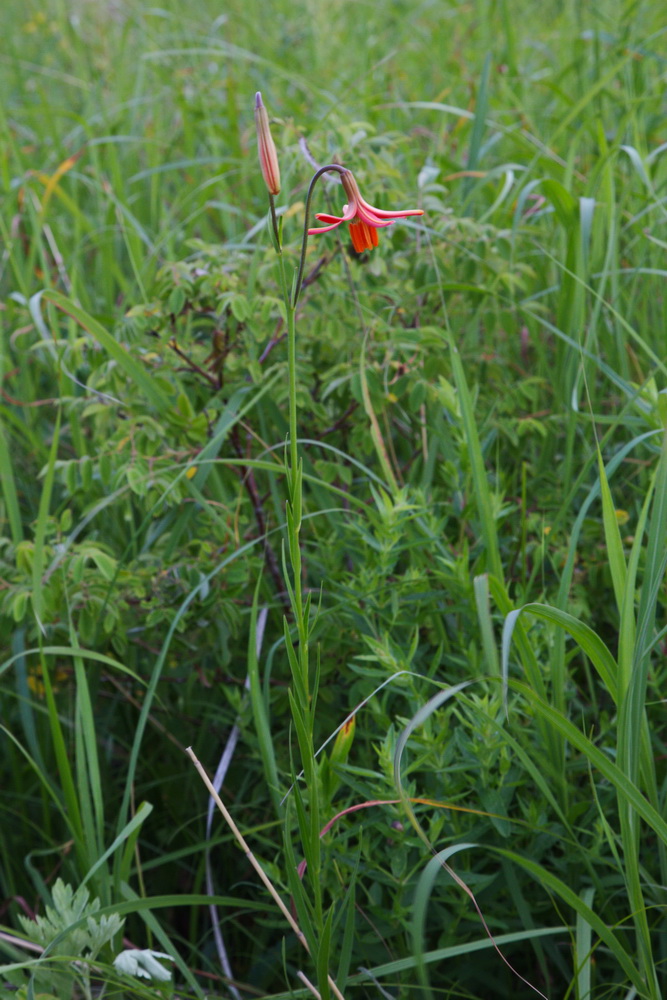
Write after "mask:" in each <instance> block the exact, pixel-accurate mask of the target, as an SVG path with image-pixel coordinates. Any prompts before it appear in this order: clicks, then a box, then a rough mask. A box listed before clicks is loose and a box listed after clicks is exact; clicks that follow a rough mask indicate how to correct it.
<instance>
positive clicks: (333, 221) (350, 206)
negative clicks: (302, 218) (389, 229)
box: [308, 170, 424, 253]
mask: <svg viewBox="0 0 667 1000" xmlns="http://www.w3.org/2000/svg"><path fill="white" fill-rule="evenodd" d="M340 179H341V182H342V184H343V189H344V191H345V194H346V195H347V199H348V201H347V205H345V206H344V207H343V214H342V215H341V216H338V215H326V214H325V213H323V212H320V213H319V214H317V215H316V216H315V218H316V219H317V220H318V221H319V222H326V223H328V225H326V226H322V227H321V228H319V229H309V230H308V235H309V236H316V235H317V234H318V233H328V232H329V230H331V229H336V227H337V226H340V225H341V223H343V222H349V224H350V236H351V237H352V246H353V247H354V249H355V250H356V252H357V253H363V251H364V250H372V249H373V247H376V246H377V245H378V234H377V231H378V229H383V228H384V227H385V226H391V225H393V223H394V220H395V219H403V218H405V217H406V216H407V215H423V214H424V213H423V212H422V210H421V208H410V209H408V210H407V211H405V212H385V211H384V210H383V209H381V208H373V206H372V205H369V204H368V202H367V201H364V199H363V198H362V197H361V192H360V191H359V185H358V184H357V182H356V180H355V179H354V174H353V173H352V171H351V170H345V171H344V172H342V173H341V176H340Z"/></svg>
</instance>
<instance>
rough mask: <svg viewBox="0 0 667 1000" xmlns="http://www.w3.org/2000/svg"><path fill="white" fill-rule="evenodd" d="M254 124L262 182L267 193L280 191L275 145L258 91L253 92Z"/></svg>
mask: <svg viewBox="0 0 667 1000" xmlns="http://www.w3.org/2000/svg"><path fill="white" fill-rule="evenodd" d="M255 125H256V127H257V149H258V150H259V165H260V167H261V168H262V175H263V177H264V183H265V184H266V186H267V188H268V190H269V194H279V192H280V167H279V166H278V154H277V153H276V145H275V143H274V141H273V138H272V136H271V128H270V126H269V116H268V114H267V112H266V108H265V107H264V104H263V103H262V95H261V94H260V93H259V91H258V92H257V93H256V94H255Z"/></svg>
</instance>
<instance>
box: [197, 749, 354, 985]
mask: <svg viewBox="0 0 667 1000" xmlns="http://www.w3.org/2000/svg"><path fill="white" fill-rule="evenodd" d="M185 752H186V753H187V754H188V756H189V757H190V760H191V761H192V763H193V764H194V765H195V767H196V768H197V770H198V771H199V775H200V777H201V779H202V781H203V782H204V784H205V785H206V787H207V788H208V791H209V795H210V796H211V798H212V799H213V801H214V802H215V804H216V806H217V807H218V809H219V810H220V812H221V813H222V815H223V818H224V820H225V823H226V824H227V826H228V827H229V829H230V830H231V831H232V833H233V834H234V837H235V838H236V842H237V843H238V845H239V847H240V848H241V850H242V851H243V853H244V854H245V856H246V858H247V859H248V861H249V862H250V864H251V865H252V867H253V868H254V869H255V871H256V872H257V874H258V875H259V877H260V879H261V881H262V882H263V883H264V886H265V887H266V889H267V891H268V893H269V895H270V896H271V898H272V899H273V901H274V902H275V904H276V906H277V907H278V909H279V910H280V912H281V913H282V915H283V917H284V918H285V920H286V921H287V923H288V924H289V925H290V927H291V928H292V930H293V931H294V933H295V934H296V936H297V938H298V940H299V941H300V942H301V944H302V945H303V947H304V948H305V949H306V951H307V953H308V954H310V948H309V947H308V942H307V941H306V938H305V936H304V934H303V931H302V930H301V928H300V927H299V925H298V924H297V922H296V920H295V919H294V917H293V916H292V914H291V913H290V911H289V910H288V909H287V907H286V906H285V904H284V903H283V901H282V899H281V898H280V896H279V895H278V893H277V892H276V890H275V889H274V887H273V883H272V882H271V880H270V879H269V877H268V875H267V874H266V872H265V871H264V869H263V868H262V866H261V865H260V863H259V861H257V859H256V857H255V855H254V854H253V853H252V851H251V850H250V848H249V847H248V844H247V843H246V841H245V839H244V837H243V834H242V833H241V831H240V830H239V828H238V827H237V825H236V823H235V822H234V820H233V819H232V817H231V814H230V813H229V811H228V810H227V807H226V806H225V804H224V802H223V801H222V799H221V798H220V796H219V795H218V793H217V792H216V790H215V788H214V786H213V783H212V781H211V779H210V778H209V776H208V774H207V773H206V771H205V770H204V768H203V766H202V764H201V763H200V762H199V759H198V758H197V756H196V754H195V752H194V750H193V749H192V747H186V751H185ZM327 980H328V983H329V987H330V989H331V992H332V993H333V995H334V996H335V997H336V998H337V1000H345V997H344V996H343V994H342V993H341V992H340V990H339V989H338V987H337V986H336V983H335V982H334V980H333V979H332V978H331V976H330V975H327Z"/></svg>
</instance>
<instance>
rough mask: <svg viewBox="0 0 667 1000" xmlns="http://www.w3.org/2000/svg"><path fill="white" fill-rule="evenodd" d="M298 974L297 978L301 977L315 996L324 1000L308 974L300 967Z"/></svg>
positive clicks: (318, 999) (319, 999)
mask: <svg viewBox="0 0 667 1000" xmlns="http://www.w3.org/2000/svg"><path fill="white" fill-rule="evenodd" d="M296 975H297V978H298V979H300V980H301V982H302V983H303V984H304V986H306V987H307V988H308V989H309V990H310V992H311V993H312V994H313V996H314V997H317V1000H322V996H321V994H320V993H318V991H317V990H316V989H315V987H314V986H313V984H312V983H311V981H310V979H309V978H308V976H307V975H306V974H305V973H304V972H302V971H301V969H299V971H298V972H297V974H296Z"/></svg>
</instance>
